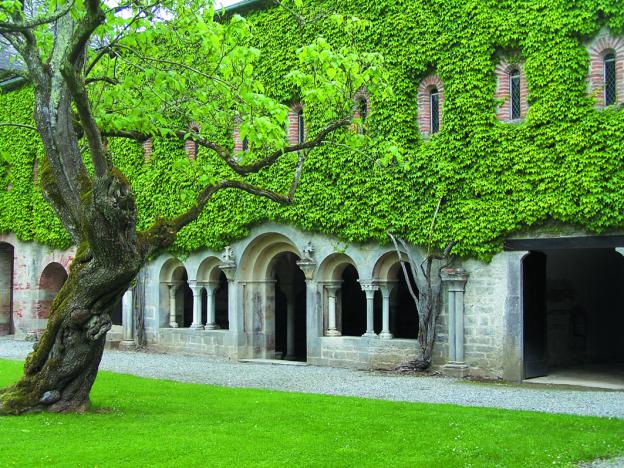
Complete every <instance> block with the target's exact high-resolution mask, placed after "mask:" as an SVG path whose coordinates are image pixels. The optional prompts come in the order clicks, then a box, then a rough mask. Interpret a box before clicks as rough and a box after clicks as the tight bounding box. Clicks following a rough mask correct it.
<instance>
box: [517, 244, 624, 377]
mask: <svg viewBox="0 0 624 468" xmlns="http://www.w3.org/2000/svg"><path fill="white" fill-rule="evenodd" d="M523 264H524V346H525V348H524V356H525V378H528V379H532V380H533V381H535V382H540V383H569V384H571V385H576V384H586V383H588V382H589V383H594V384H600V383H601V382H603V383H608V385H611V386H614V387H613V388H622V389H624V346H623V345H622V343H623V342H622V339H621V331H622V329H624V289H623V288H622V286H621V285H622V284H624V257H622V256H621V255H620V254H619V253H617V252H616V251H615V250H614V249H601V248H595V249H561V250H557V249H553V250H545V251H542V252H532V253H530V254H529V255H528V256H527V257H525V259H524V262H523Z"/></svg>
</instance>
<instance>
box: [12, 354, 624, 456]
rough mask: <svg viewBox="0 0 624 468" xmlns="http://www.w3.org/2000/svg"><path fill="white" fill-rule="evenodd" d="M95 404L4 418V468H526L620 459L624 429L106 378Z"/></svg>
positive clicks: (581, 420) (591, 422)
mask: <svg viewBox="0 0 624 468" xmlns="http://www.w3.org/2000/svg"><path fill="white" fill-rule="evenodd" d="M21 369H22V364H21V363H19V362H13V361H5V360H0V387H3V386H6V385H8V384H11V383H12V382H14V381H15V380H16V379H17V378H18V377H19V376H20V374H21ZM267 372H270V367H267ZM92 399H93V403H94V405H95V407H96V410H95V411H94V412H91V413H87V414H84V415H77V414H71V415H51V414H36V415H28V416H21V417H5V418H0V466H3V467H4V466H137V467H138V466H151V465H159V466H176V467H178V466H210V467H213V466H238V467H240V466H250V465H254V466H271V467H273V466H294V467H298V466H358V467H360V466H409V467H414V466H427V467H432V466H433V467H437V466H444V467H453V466H478V467H481V466H522V467H526V466H546V465H550V466H552V465H564V466H565V465H571V464H573V463H575V462H578V461H580V460H591V459H595V458H599V457H610V456H615V455H620V454H623V453H624V420H616V419H606V418H589V417H579V416H567V415H549V414H543V413H532V412H526V411H508V410H496V409H483V408H468V407H460V406H453V405H433V404H418V403H395V402H387V401H377V400H367V399H361V398H347V397H332V396H323V395H307V394H297V393H285V392H274V391H265V390H255V389H232V388H221V387H212V386H207V385H194V384H184V383H178V382H170V381H163V380H150V379H143V378H138V377H133V376H126V375H119V374H113V373H109V372H101V373H100V375H99V377H98V380H97V382H96V385H95V387H94V389H93V393H92ZM97 408H99V410H98V409H97ZM103 408H108V410H104V409H103Z"/></svg>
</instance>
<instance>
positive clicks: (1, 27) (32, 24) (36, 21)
mask: <svg viewBox="0 0 624 468" xmlns="http://www.w3.org/2000/svg"><path fill="white" fill-rule="evenodd" d="M73 6H74V2H73V1H71V2H69V3H67V4H66V5H64V6H63V7H62V8H61V9H59V10H58V11H56V12H54V13H52V14H50V15H46V16H41V17H39V18H33V19H31V20H29V21H21V22H15V23H9V22H0V31H3V32H12V31H15V32H18V31H19V32H23V31H26V30H29V29H34V28H36V27H38V26H43V25H44V24H50V23H54V22H55V21H56V20H58V19H60V18H62V17H63V16H65V15H66V14H67V13H69V11H70V10H71V9H72V7H73Z"/></svg>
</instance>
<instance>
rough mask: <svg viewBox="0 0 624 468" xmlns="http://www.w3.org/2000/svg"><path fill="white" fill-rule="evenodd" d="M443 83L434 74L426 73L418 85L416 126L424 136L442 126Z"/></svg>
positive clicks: (438, 129) (435, 131)
mask: <svg viewBox="0 0 624 468" xmlns="http://www.w3.org/2000/svg"><path fill="white" fill-rule="evenodd" d="M443 109H444V84H443V83H442V80H440V77H438V75H436V74H432V75H428V76H426V77H425V78H423V80H422V81H421V82H420V85H418V128H419V129H420V131H421V132H422V134H423V136H424V137H425V138H427V137H429V136H430V135H431V134H433V133H437V132H439V131H440V129H441V128H442V120H443V113H442V111H443Z"/></svg>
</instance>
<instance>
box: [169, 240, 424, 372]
mask: <svg viewBox="0 0 624 468" xmlns="http://www.w3.org/2000/svg"><path fill="white" fill-rule="evenodd" d="M234 250H236V251H238V252H241V254H240V262H237V261H236V260H235V258H236V255H235V253H234V251H233V250H232V248H231V247H228V248H226V251H225V252H224V253H223V254H222V255H221V256H216V255H206V256H203V257H202V256H201V255H199V254H194V255H192V256H190V257H189V258H188V259H186V260H185V261H184V262H182V261H180V260H179V259H176V258H173V257H172V258H168V259H167V260H166V261H164V263H162V266H161V267H160V270H159V272H158V274H159V311H160V314H159V323H158V328H159V329H161V330H162V329H163V328H188V329H191V330H202V329H203V330H211V331H212V330H223V331H225V330H230V329H231V327H230V324H231V323H232V322H235V323H237V324H238V325H237V326H235V327H234V329H231V331H232V332H233V333H237V332H238V333H241V334H244V335H246V336H247V337H248V340H249V341H248V343H250V344H251V346H252V348H253V349H255V350H257V351H256V352H254V353H253V356H254V357H264V358H271V359H287V360H301V361H305V360H306V356H307V343H308V335H310V334H312V335H315V334H316V335H317V336H324V337H340V336H342V337H361V336H363V337H367V338H379V339H382V340H392V339H394V338H402V339H415V338H416V337H417V334H418V314H417V311H416V306H415V304H414V300H413V298H412V297H411V295H410V293H409V289H408V286H407V283H406V280H405V277H404V275H403V273H402V271H401V266H400V263H399V260H398V256H397V254H396V253H395V252H394V251H388V250H387V249H386V250H385V251H383V252H381V253H379V254H377V256H376V257H373V255H368V256H363V255H360V256H359V258H358V259H357V260H355V259H354V258H352V257H351V256H350V255H348V254H347V253H345V252H335V251H332V252H328V253H327V254H326V255H322V256H321V255H315V253H314V248H313V246H312V244H306V243H304V244H303V245H302V247H301V249H299V248H297V247H296V244H295V242H293V241H292V240H290V238H288V237H287V236H285V235H283V234H279V233H263V234H260V235H258V236H256V237H254V238H252V239H251V240H250V241H249V242H248V243H247V245H246V246H238V248H237V246H235V249H234ZM371 260H372V261H371ZM362 263H364V264H362ZM314 310H315V311H317V312H318V313H311V311H314Z"/></svg>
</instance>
